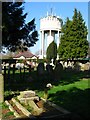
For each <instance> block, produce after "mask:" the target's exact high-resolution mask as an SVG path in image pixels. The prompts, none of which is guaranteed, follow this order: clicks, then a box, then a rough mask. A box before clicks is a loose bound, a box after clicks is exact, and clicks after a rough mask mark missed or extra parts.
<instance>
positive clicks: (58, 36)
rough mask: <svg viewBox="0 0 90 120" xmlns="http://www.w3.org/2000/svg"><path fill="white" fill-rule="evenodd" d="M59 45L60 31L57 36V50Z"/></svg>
mask: <svg viewBox="0 0 90 120" xmlns="http://www.w3.org/2000/svg"><path fill="white" fill-rule="evenodd" d="M59 43H60V31H59V30H58V34H57V48H58V47H59Z"/></svg>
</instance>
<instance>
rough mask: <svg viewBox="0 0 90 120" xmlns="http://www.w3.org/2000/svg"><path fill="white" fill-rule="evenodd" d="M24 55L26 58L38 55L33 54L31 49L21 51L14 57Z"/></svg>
mask: <svg viewBox="0 0 90 120" xmlns="http://www.w3.org/2000/svg"><path fill="white" fill-rule="evenodd" d="M21 56H24V57H25V58H32V57H33V56H35V57H37V56H36V55H34V54H32V53H31V52H30V51H24V52H19V53H18V54H16V55H15V56H14V58H19V57H21Z"/></svg>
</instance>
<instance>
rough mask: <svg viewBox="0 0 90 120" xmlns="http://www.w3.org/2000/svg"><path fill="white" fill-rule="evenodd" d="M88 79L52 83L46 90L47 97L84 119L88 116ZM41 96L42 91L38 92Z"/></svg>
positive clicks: (89, 88) (89, 87)
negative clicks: (67, 82)
mask: <svg viewBox="0 0 90 120" xmlns="http://www.w3.org/2000/svg"><path fill="white" fill-rule="evenodd" d="M89 80H90V79H80V80H79V81H77V82H74V83H70V84H67V85H61V84H59V85H58V86H55V85H53V88H51V89H50V90H49V91H48V94H49V97H48V99H49V100H50V101H52V102H54V103H55V104H57V105H59V106H61V107H63V108H65V109H67V110H68V111H70V112H73V113H76V114H78V115H80V116H81V117H82V118H84V119H85V120H88V119H89V118H90V114H89V113H88V112H89V111H90V108H89V104H90V96H89V92H90V86H89ZM38 95H39V96H41V97H43V95H44V91H40V92H38Z"/></svg>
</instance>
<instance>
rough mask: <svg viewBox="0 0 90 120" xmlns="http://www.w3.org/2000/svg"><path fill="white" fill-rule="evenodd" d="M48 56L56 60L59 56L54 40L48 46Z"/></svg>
mask: <svg viewBox="0 0 90 120" xmlns="http://www.w3.org/2000/svg"><path fill="white" fill-rule="evenodd" d="M46 57H47V59H48V60H51V59H53V60H55V59H56V58H57V45H56V43H55V42H54V41H53V42H52V43H50V45H49V46H48V48H47V51H46Z"/></svg>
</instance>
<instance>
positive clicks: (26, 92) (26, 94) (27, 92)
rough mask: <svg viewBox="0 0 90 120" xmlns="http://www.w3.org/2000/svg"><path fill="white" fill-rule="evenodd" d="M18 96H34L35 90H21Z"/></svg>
mask: <svg viewBox="0 0 90 120" xmlns="http://www.w3.org/2000/svg"><path fill="white" fill-rule="evenodd" d="M20 96H21V97H23V98H28V97H34V96H35V91H32V90H29V91H23V92H20Z"/></svg>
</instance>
